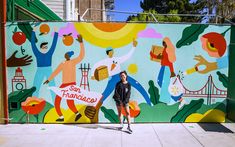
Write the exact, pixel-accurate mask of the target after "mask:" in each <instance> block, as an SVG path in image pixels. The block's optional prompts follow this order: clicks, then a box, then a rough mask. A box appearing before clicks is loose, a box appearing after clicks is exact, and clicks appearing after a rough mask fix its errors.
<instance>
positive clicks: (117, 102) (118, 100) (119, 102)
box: [114, 99, 129, 107]
mask: <svg viewBox="0 0 235 147" xmlns="http://www.w3.org/2000/svg"><path fill="white" fill-rule="evenodd" d="M114 101H115V102H116V105H117V106H121V105H122V106H124V107H126V106H128V103H129V99H125V100H120V99H114Z"/></svg>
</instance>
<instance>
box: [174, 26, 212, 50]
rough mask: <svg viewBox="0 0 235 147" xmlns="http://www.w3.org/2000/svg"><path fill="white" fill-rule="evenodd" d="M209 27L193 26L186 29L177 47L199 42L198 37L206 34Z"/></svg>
mask: <svg viewBox="0 0 235 147" xmlns="http://www.w3.org/2000/svg"><path fill="white" fill-rule="evenodd" d="M208 26H209V25H204V24H192V25H191V26H189V27H186V28H185V29H184V31H183V33H182V37H181V39H180V40H179V41H178V42H177V44H176V47H177V48H181V47H182V46H187V45H191V44H192V43H193V42H194V41H196V40H198V36H199V35H200V34H201V33H203V32H204V30H205V29H206V28H207V27H208Z"/></svg>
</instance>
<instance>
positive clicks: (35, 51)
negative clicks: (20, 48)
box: [31, 31, 41, 57]
mask: <svg viewBox="0 0 235 147" xmlns="http://www.w3.org/2000/svg"><path fill="white" fill-rule="evenodd" d="M35 38H36V35H35V32H34V31H32V35H31V46H32V50H33V53H34V55H35V56H36V57H37V55H38V54H40V53H41V52H39V51H38V48H37V46H36V40H35Z"/></svg>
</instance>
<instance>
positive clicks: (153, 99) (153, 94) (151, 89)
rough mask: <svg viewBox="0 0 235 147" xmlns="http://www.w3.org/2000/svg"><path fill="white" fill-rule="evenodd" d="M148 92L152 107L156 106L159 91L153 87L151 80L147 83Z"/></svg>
mask: <svg viewBox="0 0 235 147" xmlns="http://www.w3.org/2000/svg"><path fill="white" fill-rule="evenodd" d="M148 92H149V94H150V101H151V102H152V104H153V105H156V104H157V103H159V97H160V95H159V90H158V88H157V87H156V86H155V85H154V82H153V81H152V80H150V81H149V89H148Z"/></svg>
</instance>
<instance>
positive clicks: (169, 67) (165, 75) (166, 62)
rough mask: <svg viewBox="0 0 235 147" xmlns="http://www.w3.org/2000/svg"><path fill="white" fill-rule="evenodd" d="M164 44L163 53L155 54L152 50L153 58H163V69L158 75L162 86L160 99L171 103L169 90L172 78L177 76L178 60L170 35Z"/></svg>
mask: <svg viewBox="0 0 235 147" xmlns="http://www.w3.org/2000/svg"><path fill="white" fill-rule="evenodd" d="M162 45H163V47H164V49H163V52H162V54H158V55H154V54H152V53H151V52H150V56H151V57H153V58H157V59H161V69H160V71H159V74H158V76H157V83H158V85H159V86H160V87H161V92H160V101H161V102H164V103H166V104H169V103H170V101H171V95H170V93H169V92H168V86H169V84H170V78H172V77H175V76H176V75H175V72H174V66H173V63H174V62H175V61H176V56H175V47H174V45H173V44H172V42H171V41H170V39H169V38H168V37H165V38H164V39H163V42H162Z"/></svg>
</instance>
